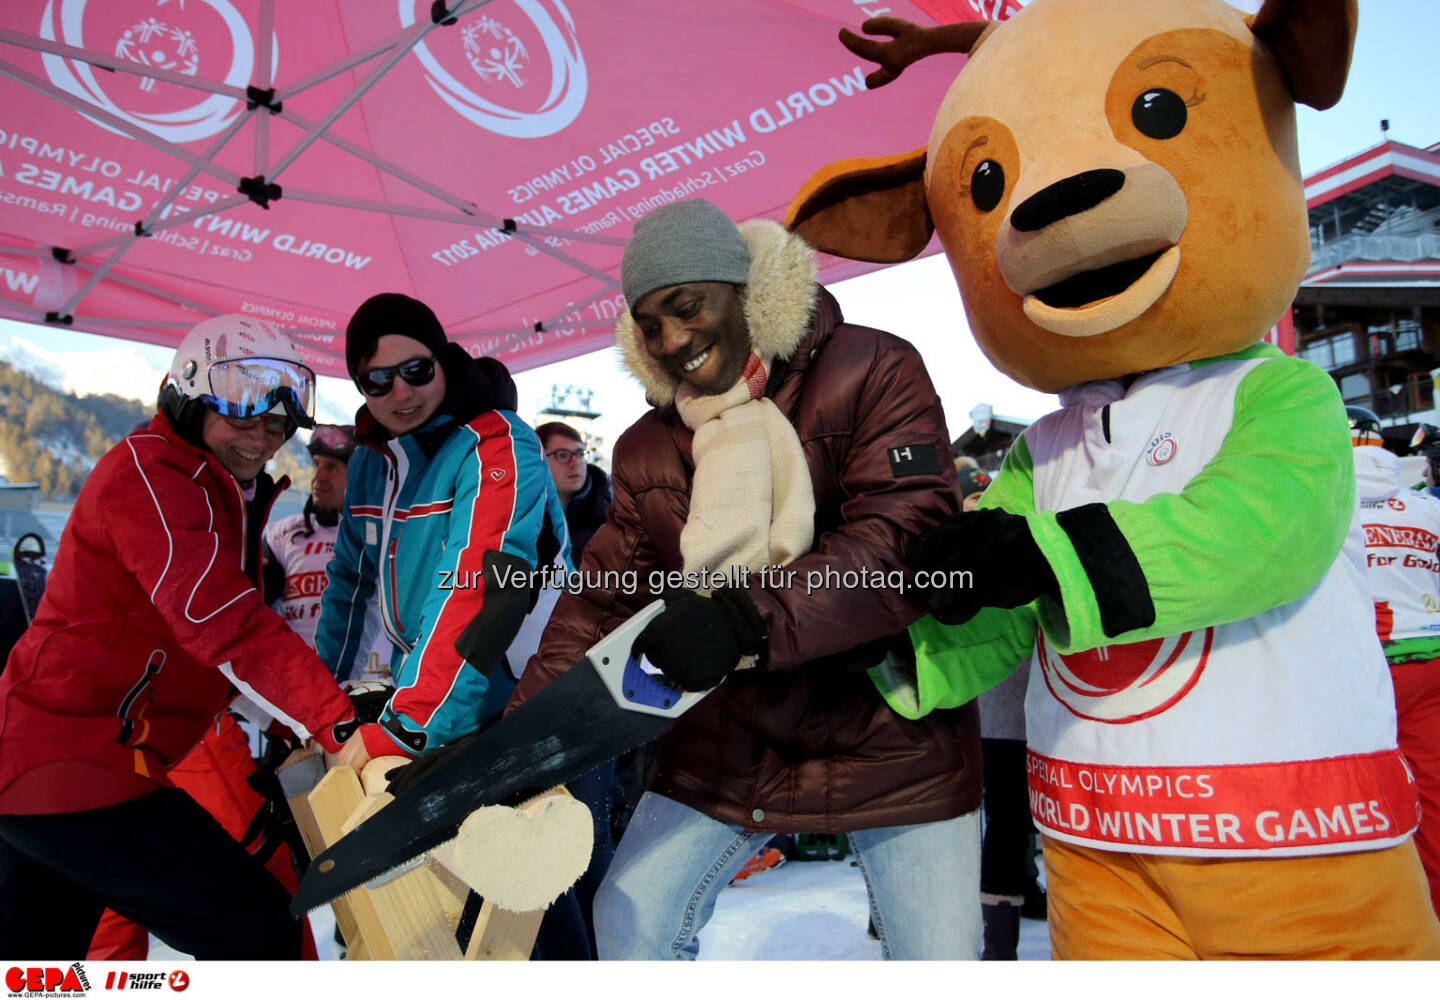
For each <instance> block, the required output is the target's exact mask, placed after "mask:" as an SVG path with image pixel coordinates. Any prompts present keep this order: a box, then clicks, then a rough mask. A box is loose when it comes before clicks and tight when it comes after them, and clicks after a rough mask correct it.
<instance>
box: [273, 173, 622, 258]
mask: <svg viewBox="0 0 1440 1000" xmlns="http://www.w3.org/2000/svg"><path fill="white" fill-rule="evenodd" d="M285 197H286V198H289V199H291V200H292V201H304V202H310V203H312V204H316V205H334V206H335V207H337V208H354V209H359V210H360V211H363V212H379V213H381V214H386V215H398V216H404V217H405V218H410V219H425V220H428V221H430V222H452V223H454V224H455V225H458V226H480V227H482V228H485V229H493V230H495V232H497V233H503V234H505V235H508V236H513V235H514V234H515V233H517V232H525V233H535V234H536V235H539V236H559V237H562V238H564V239H573V240H576V241H577V242H578V241H580V240H584V241H585V242H589V243H603V244H606V245H608V246H615V247H623V246H624V245H625V241H624V240H619V239H616V238H615V237H613V236H604V237H595V236H591V235H589V234H588V233H573V232H571V231H570V230H568V229H532V228H530V227H528V226H527V227H525V228H524V229H523V230H522V229H519V228H518V227H517V228H515V229H506V228H505V220H503V219H501V218H499V217H498V216H494V215H491V214H490V213H489V212H485V211H484V210H483V209H479V208H476V210H475V214H473V215H471V214H468V213H457V212H445V211H441V210H439V209H432V208H421V207H420V206H418V205H396V204H393V203H391V202H385V201H372V200H370V199H368V198H356V197H353V196H350V195H342V194H327V193H325V192H324V191H306V190H303V189H297V188H288V187H287V188H286V189H285ZM512 221H513V220H512Z"/></svg>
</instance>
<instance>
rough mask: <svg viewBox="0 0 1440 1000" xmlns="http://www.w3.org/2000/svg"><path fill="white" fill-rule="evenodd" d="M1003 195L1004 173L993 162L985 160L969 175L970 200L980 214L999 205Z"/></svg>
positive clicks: (998, 165)
mask: <svg viewBox="0 0 1440 1000" xmlns="http://www.w3.org/2000/svg"><path fill="white" fill-rule="evenodd" d="M1004 193H1005V171H1004V170H1002V169H1000V164H998V163H996V162H995V161H994V160H986V161H984V162H983V163H981V164H980V165H979V166H978V167H976V168H975V172H974V173H973V174H971V175H970V200H971V201H973V202H974V203H975V207H976V208H978V209H980V211H982V212H988V211H990V210H991V209H992V208H994V207H995V206H996V205H998V204H1000V196H1001V195H1003V194H1004Z"/></svg>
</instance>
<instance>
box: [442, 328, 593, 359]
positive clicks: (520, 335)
mask: <svg viewBox="0 0 1440 1000" xmlns="http://www.w3.org/2000/svg"><path fill="white" fill-rule="evenodd" d="M614 325H615V323H614V321H613V320H605V319H590V320H585V321H584V322H582V323H571V324H569V325H567V326H565V327H563V329H566V330H593V329H599V328H601V327H604V328H606V329H609V328H610V327H613V326H614ZM545 329H546V330H550V329H560V328H556V327H546V328H545ZM540 332H543V331H540V330H536V329H534V328H533V327H532V328H530V329H528V330H527V329H524V328H518V327H517V328H511V327H506V328H504V329H501V330H479V331H476V330H456V331H454V332H452V333H451V334H450V336H452V337H503V338H504V339H503V340H501V341H500V343H498V344H496V345H495V346H493V347H491V348H490V355H489V356H490V357H496V356H498V355H499V354H500V352H501V351H504V350H507V349H508V348H509V347H510V346H511V345H512V344H514V343H516V342H517V341H521V340H524V339H525V338H526V337H533V336H535V334H536V333H540Z"/></svg>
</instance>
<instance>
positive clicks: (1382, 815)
mask: <svg viewBox="0 0 1440 1000" xmlns="http://www.w3.org/2000/svg"><path fill="white" fill-rule="evenodd" d="M1028 756H1029V759H1028V762H1027V765H1026V770H1027V772H1028V776H1029V785H1030V812H1031V815H1032V816H1033V817H1034V819H1035V824H1036V825H1037V826H1039V827H1040V828H1041V829H1042V830H1043V831H1044V832H1045V833H1046V834H1049V835H1052V836H1056V837H1060V838H1062V839H1065V840H1072V841H1078V842H1082V843H1088V844H1093V845H1098V846H1101V847H1106V846H1111V845H1114V846H1123V847H1124V848H1125V849H1126V850H1133V851H1139V852H1142V853H1146V852H1148V853H1155V854H1211V853H1214V854H1237V855H1246V854H1259V853H1268V852H1272V851H1278V852H1281V853H1291V854H1305V853H1312V854H1318V853H1325V852H1326V851H1327V850H1343V849H1351V850H1353V849H1355V848H1356V847H1357V846H1359V845H1365V844H1370V845H1372V846H1380V845H1383V844H1390V843H1396V842H1398V841H1400V840H1403V839H1404V838H1405V837H1406V836H1408V835H1409V834H1410V833H1411V832H1412V831H1413V830H1414V829H1415V827H1416V825H1417V824H1418V821H1419V820H1418V813H1419V803H1418V800H1417V798H1416V793H1415V782H1414V778H1413V777H1412V776H1411V774H1410V771H1409V769H1408V768H1407V767H1406V765H1405V762H1404V759H1403V758H1402V757H1401V756H1400V753H1399V751H1396V750H1389V751H1382V752H1379V753H1373V754H1365V755H1357V756H1349V757H1332V758H1327V759H1325V760H1311V761H1298V762H1294V763H1288V764H1232V765H1223V766H1215V767H1119V766H1114V765H1105V764H1084V763H1078V762H1075V761H1063V760H1056V759H1054V758H1050V757H1045V756H1042V755H1040V754H1037V753H1035V752H1034V751H1033V750H1032V751H1030V752H1029V755H1028ZM1347 845H1348V847H1347Z"/></svg>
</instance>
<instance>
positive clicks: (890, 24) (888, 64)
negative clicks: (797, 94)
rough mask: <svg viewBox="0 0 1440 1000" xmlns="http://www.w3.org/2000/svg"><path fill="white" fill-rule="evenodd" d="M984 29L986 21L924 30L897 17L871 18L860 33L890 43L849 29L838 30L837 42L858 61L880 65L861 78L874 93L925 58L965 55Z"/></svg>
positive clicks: (987, 24) (966, 22)
mask: <svg viewBox="0 0 1440 1000" xmlns="http://www.w3.org/2000/svg"><path fill="white" fill-rule="evenodd" d="M988 27H990V22H989V21H962V22H960V23H959V24H942V25H939V26H937V27H933V28H926V27H922V26H921V25H918V24H912V23H910V22H909V21H903V20H901V19H900V18H898V17H872V18H870V19H869V20H868V21H866V22H865V23H864V24H862V25H861V26H860V29H861V30H862V31H864V32H865V34H866V35H887V36H889V37H890V38H891V39H893V40H892V41H889V42H881V41H877V40H876V39H874V38H866V37H864V35H857V34H856V33H855V32H853V31H851V30H850V29H849V28H841V29H840V41H841V43H842V44H843V45H844V46H845V47H846V48H847V49H849V50H850V51H851V52H853V53H855V54H856V55H857V56H859V57H860V58H861V59H869V60H870V61H871V62H874V63H879V64H880V68H879V69H877V70H875V71H874V72H873V73H870V74H869V75H867V76H866V77H865V86H866V87H868V88H870V89H871V90H874V89H875V88H877V87H883V86H885V84H887V83H889V82H890V81H891V80H894V79H895V78H896V77H898V76H899V75H900V74H901V73H903V72H904V71H905V67H907V66H910V65H912V64H914V63H917V62H919V61H920V60H921V59H924V58H925V57H926V56H933V55H939V54H940V53H942V52H958V53H968V52H969V51H970V49H971V47H972V46H973V45H974V44H975V40H976V39H978V38H979V37H980V36H981V35H982V34H984V32H985V29H986V28H988Z"/></svg>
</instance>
